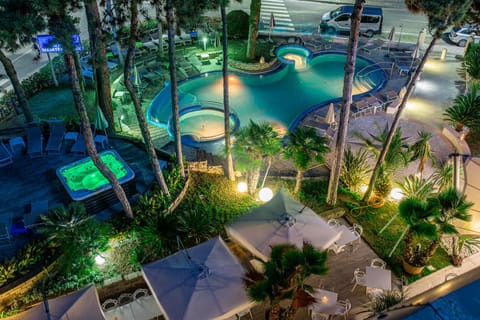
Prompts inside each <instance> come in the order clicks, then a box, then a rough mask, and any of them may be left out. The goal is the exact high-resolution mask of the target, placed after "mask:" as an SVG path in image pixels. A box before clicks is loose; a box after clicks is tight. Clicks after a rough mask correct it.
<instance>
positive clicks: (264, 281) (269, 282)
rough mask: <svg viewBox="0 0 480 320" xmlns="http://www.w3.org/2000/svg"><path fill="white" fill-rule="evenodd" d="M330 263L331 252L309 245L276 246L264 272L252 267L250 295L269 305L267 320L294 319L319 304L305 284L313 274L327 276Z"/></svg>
mask: <svg viewBox="0 0 480 320" xmlns="http://www.w3.org/2000/svg"><path fill="white" fill-rule="evenodd" d="M326 261H327V252H326V251H318V250H317V249H315V248H314V247H313V246H312V245H311V244H308V243H304V245H303V248H302V249H298V248H297V247H296V246H294V245H292V244H279V245H276V246H273V247H272V252H271V254H270V260H268V261H267V262H263V269H264V273H263V274H260V273H258V272H256V271H255V270H254V269H253V268H252V269H251V270H249V271H248V272H247V274H246V275H245V285H246V287H247V293H248V296H249V297H250V298H251V299H252V300H254V301H257V302H268V303H269V305H270V307H269V310H268V311H267V313H266V314H267V317H266V318H267V319H269V320H277V319H285V320H290V319H294V318H295V314H296V312H297V310H298V309H299V308H300V307H306V306H308V305H309V304H311V303H313V302H314V301H315V299H314V298H313V296H312V295H311V294H310V293H309V292H310V291H312V290H313V288H312V287H311V286H308V285H307V284H305V279H306V278H307V277H308V276H310V275H311V274H317V275H325V274H326V273H327V271H328V269H327V266H326Z"/></svg>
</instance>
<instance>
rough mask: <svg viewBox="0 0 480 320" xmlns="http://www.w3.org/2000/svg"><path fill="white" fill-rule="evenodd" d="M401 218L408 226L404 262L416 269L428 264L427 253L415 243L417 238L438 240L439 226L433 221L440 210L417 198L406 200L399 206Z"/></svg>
mask: <svg viewBox="0 0 480 320" xmlns="http://www.w3.org/2000/svg"><path fill="white" fill-rule="evenodd" d="M398 212H399V214H400V217H401V218H402V219H403V220H404V221H405V223H406V224H407V226H408V233H407V237H406V238H405V253H404V261H405V262H407V263H408V264H410V265H412V266H415V267H422V266H424V265H425V264H426V261H427V260H426V256H425V252H424V251H422V250H421V248H420V247H419V246H417V245H416V244H415V242H414V238H415V237H421V238H426V239H431V240H434V239H437V238H438V232H437V226H436V225H435V224H432V223H431V220H432V219H434V218H435V217H436V216H437V215H438V210H436V206H434V205H433V204H432V203H431V202H428V201H421V200H419V199H417V198H406V199H404V200H402V201H401V202H400V204H399V205H398Z"/></svg>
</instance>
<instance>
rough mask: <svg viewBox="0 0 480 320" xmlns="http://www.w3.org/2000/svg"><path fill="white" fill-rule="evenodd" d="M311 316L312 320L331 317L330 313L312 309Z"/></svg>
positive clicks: (325, 319) (322, 319) (324, 319)
mask: <svg viewBox="0 0 480 320" xmlns="http://www.w3.org/2000/svg"><path fill="white" fill-rule="evenodd" d="M310 317H311V319H312V320H328V319H330V315H329V314H326V313H322V312H318V311H315V310H311V311H310Z"/></svg>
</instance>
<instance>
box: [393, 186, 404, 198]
mask: <svg viewBox="0 0 480 320" xmlns="http://www.w3.org/2000/svg"><path fill="white" fill-rule="evenodd" d="M390 197H392V199H394V200H402V198H403V192H402V189H400V188H393V189H392V191H390Z"/></svg>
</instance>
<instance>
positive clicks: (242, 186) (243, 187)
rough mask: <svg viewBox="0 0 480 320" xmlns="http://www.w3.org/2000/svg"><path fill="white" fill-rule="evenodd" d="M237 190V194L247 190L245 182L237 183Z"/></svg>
mask: <svg viewBox="0 0 480 320" xmlns="http://www.w3.org/2000/svg"><path fill="white" fill-rule="evenodd" d="M237 190H238V192H246V191H247V190H248V186H247V184H246V183H245V182H239V183H238V184H237Z"/></svg>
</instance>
